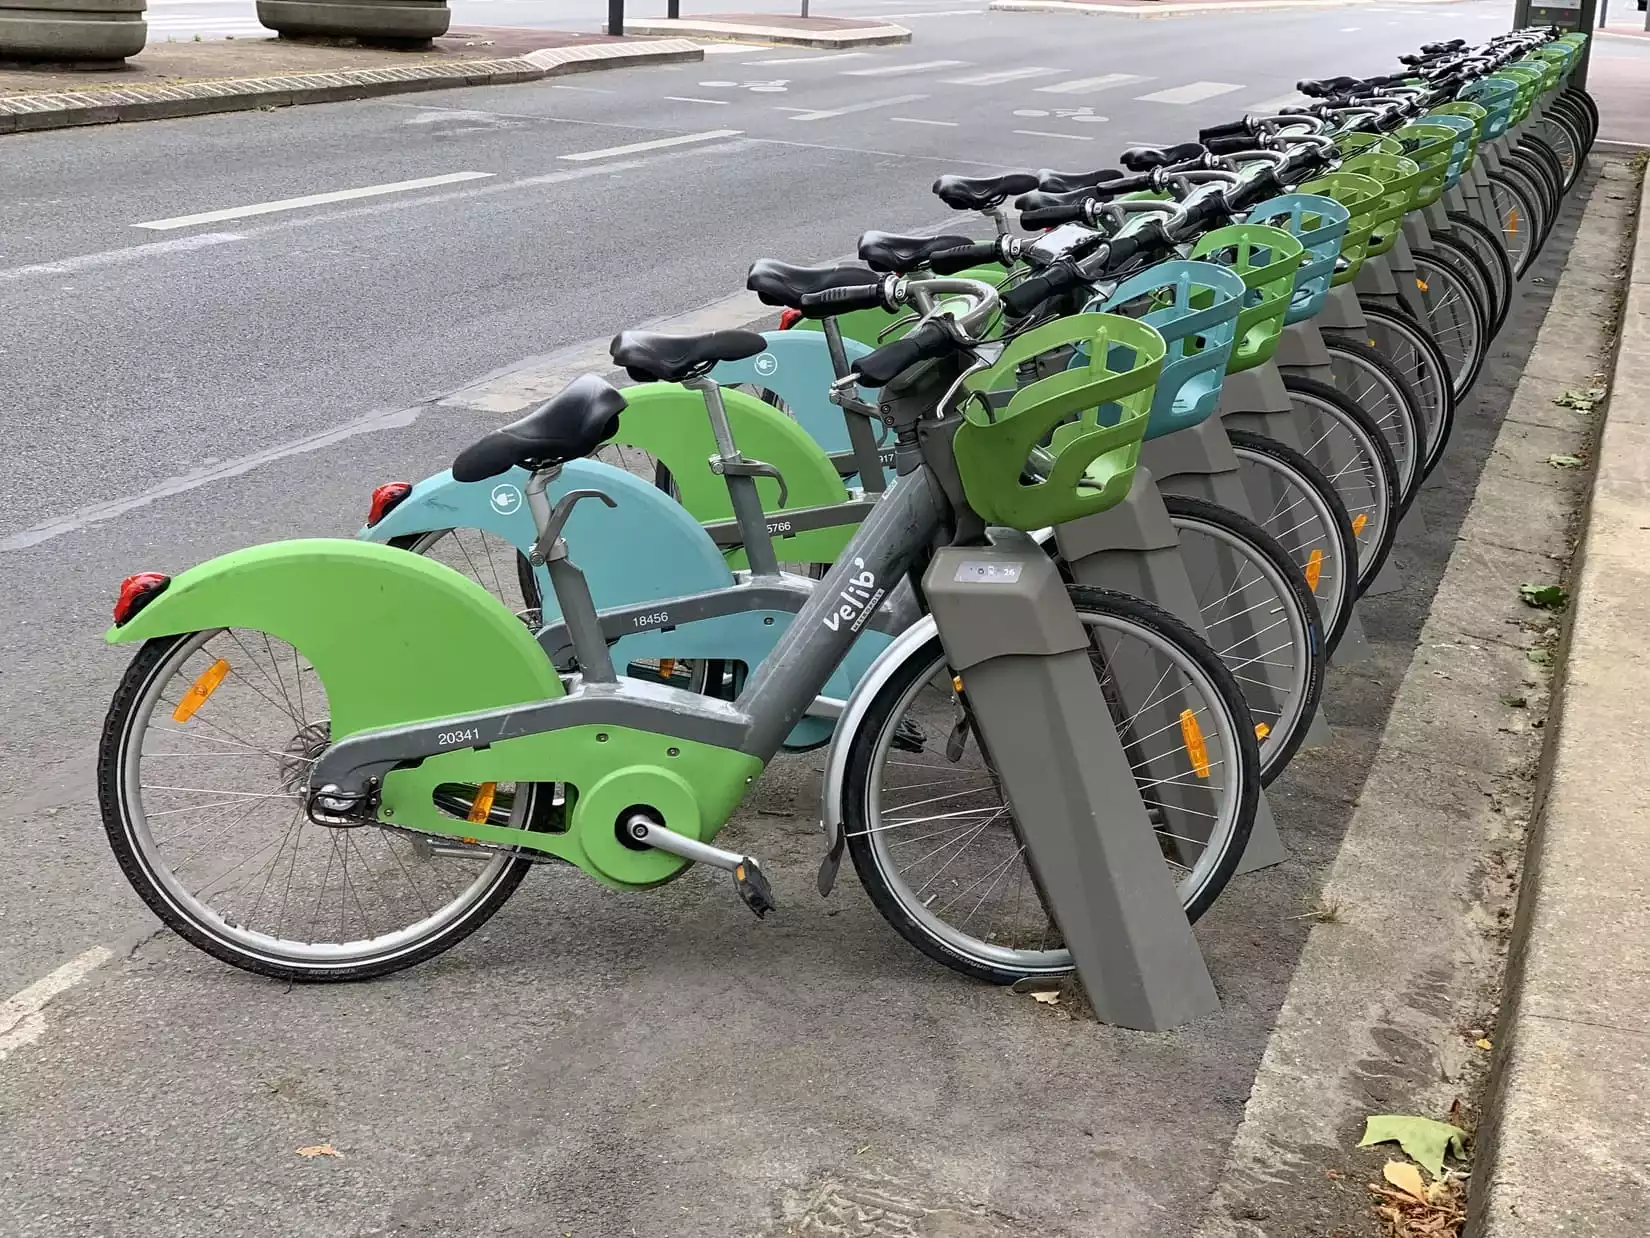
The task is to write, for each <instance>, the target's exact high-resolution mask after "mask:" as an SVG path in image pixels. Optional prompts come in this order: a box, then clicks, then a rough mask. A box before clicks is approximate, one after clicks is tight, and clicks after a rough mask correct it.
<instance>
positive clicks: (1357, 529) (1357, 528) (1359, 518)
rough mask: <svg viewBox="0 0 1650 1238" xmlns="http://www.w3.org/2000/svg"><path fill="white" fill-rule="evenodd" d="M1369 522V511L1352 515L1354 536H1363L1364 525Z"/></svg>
mask: <svg viewBox="0 0 1650 1238" xmlns="http://www.w3.org/2000/svg"><path fill="white" fill-rule="evenodd" d="M1368 523H1369V513H1368V512H1359V513H1358V514H1357V515H1356V516H1354V517H1352V536H1353V537H1362V536H1363V533H1364V526H1365V525H1366V524H1368Z"/></svg>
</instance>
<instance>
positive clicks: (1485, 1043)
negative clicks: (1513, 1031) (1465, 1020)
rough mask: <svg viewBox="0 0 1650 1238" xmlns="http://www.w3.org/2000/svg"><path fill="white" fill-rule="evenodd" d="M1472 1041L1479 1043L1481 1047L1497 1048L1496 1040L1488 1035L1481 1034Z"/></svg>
mask: <svg viewBox="0 0 1650 1238" xmlns="http://www.w3.org/2000/svg"><path fill="white" fill-rule="evenodd" d="M1472 1043H1473V1044H1475V1045H1477V1046H1478V1047H1479V1048H1480V1049H1493V1048H1495V1042H1494V1041H1492V1040H1491V1039H1490V1038H1489V1037H1488V1036H1480V1037H1479V1038H1478V1039H1477V1040H1475V1041H1473V1042H1472Z"/></svg>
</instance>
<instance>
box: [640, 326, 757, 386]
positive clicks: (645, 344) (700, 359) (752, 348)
mask: <svg viewBox="0 0 1650 1238" xmlns="http://www.w3.org/2000/svg"><path fill="white" fill-rule="evenodd" d="M767 346H768V342H767V341H766V340H764V339H763V338H762V337H761V336H760V335H758V334H756V332H754V331H706V332H704V333H703V334H700V335H665V334H664V333H662V332H659V331H621V332H619V334H617V335H615V336H614V337H613V343H612V344H611V345H610V346H609V348H608V351H609V352H610V353H612V354H613V360H614V362H615V363H617V364H618V365H621V366H623V367H624V369H625V373H627V374H629V375H630V377H632V378H634V379H635V380H636V381H637V382H639V383H645V382H660V383H679V382H681V381H682V380H683V379H684V378H690V377H692V376H693V375H694V374H697V373H699V372H701V371H702V370H708V369H709V368H710V367H711V366H713V365H715V364H716V363H717V362H718V361H741V360H743V359H744V358H746V357H754V356H756V354H757V353H759V352H761V351H762V350H763V349H764V348H766V347H767Z"/></svg>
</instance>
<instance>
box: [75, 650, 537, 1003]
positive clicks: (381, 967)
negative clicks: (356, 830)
mask: <svg viewBox="0 0 1650 1238" xmlns="http://www.w3.org/2000/svg"><path fill="white" fill-rule="evenodd" d="M201 635H202V634H201V633H199V632H183V633H180V634H178V635H176V636H163V637H157V638H155V639H153V640H148V641H145V642H144V643H143V644H142V645H141V646H139V648H138V651H137V653H136V655H135V656H134V657H133V659H132V661H131V662H130V663H129V664H128V665H127V667H126V671H125V673H124V674H123V675H122V676H121V679H120V683H119V685H118V686H117V687H116V689H115V695H114V699H113V701H112V702H111V703H110V706H109V711H108V713H107V715H106V716H105V718H104V723H103V731H102V735H101V738H100V741H99V744H98V765H97V787H98V804H99V808H100V810H101V815H102V819H103V828H104V832H105V833H106V834H107V835H108V839H109V846H110V848H111V850H112V851H113V852H114V856H115V862H116V863H117V864H118V865H119V867H120V871H121V874H122V875H123V876H124V877H125V878H126V880H127V882H128V883H129V884H130V885H131V887H132V889H133V890H134V891H136V892H137V894H138V896H139V897H140V898H141V899H143V901H144V902H145V903H146V904H147V905H148V907H149V909H150V910H151V911H153V912H154V913H155V915H156V916H158V917H159V918H160V920H161V921H162V923H164V924H165V925H166V926H167V927H168V928H170V929H171V930H172V931H173V932H175V933H177V934H178V936H179V937H182V938H183V939H184V940H185V941H187V942H188V943H189V944H190V945H192V946H194V947H195V948H196V949H198V950H201V951H203V952H205V953H206V954H209V955H211V956H212V957H213V958H216V959H219V960H220V961H222V962H225V963H228V964H230V965H231V966H233V967H238V968H240V969H241V970H243V971H248V972H252V973H254V974H256V975H260V976H269V977H272V978H274V979H277V980H284V981H287V982H288V983H306V984H325V983H341V982H344V981H351V980H366V979H370V978H372V977H375V976H384V975H388V974H389V973H391V972H396V971H400V970H402V969H404V968H407V967H412V966H414V965H416V964H418V963H422V962H424V961H425V960H427V959H430V958H433V957H434V956H436V955H438V954H441V953H443V952H445V951H447V950H450V949H451V948H452V947H454V946H456V945H457V944H458V943H459V942H461V941H463V940H464V939H465V938H466V937H468V936H469V935H470V934H471V933H473V932H475V931H476V929H478V928H480V927H481V926H482V925H483V924H485V923H486V922H487V921H488V920H489V919H491V918H492V916H493V915H494V914H495V913H496V912H497V911H498V909H499V908H500V907H502V906H503V905H504V904H505V902H506V901H508V899H509V898H510V896H511V895H512V894H514V893H515V891H516V888H517V887H518V886H519V885H520V884H521V881H522V878H524V877H525V876H526V875H527V870H528V869H529V868H530V867H532V864H531V861H529V860H527V859H524V858H522V857H521V856H519V855H516V854H512V855H509V856H508V857H507V858H506V859H505V861H504V862H503V864H502V865H501V866H500V868H499V871H498V874H497V876H496V877H494V878H493V879H492V880H491V883H490V884H489V885H488V886H487V888H486V889H485V890H484V891H483V892H482V893H481V895H480V896H479V897H478V898H476V899H474V900H473V901H472V903H471V905H470V906H469V907H468V909H466V910H465V911H464V912H462V913H461V914H459V915H458V916H457V917H455V918H454V919H453V920H452V921H450V922H449V923H447V924H446V925H445V926H443V927H441V928H439V929H437V930H436V931H434V932H432V933H430V934H429V935H428V937H427V938H426V939H424V940H421V941H420V940H415V941H412V942H409V943H407V944H405V945H404V946H403V947H400V948H396V949H394V950H393V951H392V952H391V953H388V954H387V955H385V956H384V957H380V958H376V959H371V958H369V959H366V960H364V961H360V962H335V963H322V962H320V961H316V962H313V963H308V964H303V965H299V964H296V963H294V962H292V961H290V960H282V959H281V958H279V957H275V956H273V955H272V952H270V951H264V952H258V951H254V950H252V949H250V948H248V947H246V946H242V945H236V944H235V943H234V942H233V940H231V938H232V936H233V934H234V932H235V931H236V930H238V929H243V928H244V926H241V925H234V924H230V923H228V922H227V921H222V920H221V919H220V924H221V925H222V926H223V927H222V928H221V929H220V928H219V927H217V926H214V925H213V924H212V923H211V922H210V921H206V920H202V919H201V918H200V917H199V916H197V915H195V914H192V913H190V912H189V911H188V910H187V909H186V908H185V907H184V906H183V905H182V904H183V902H184V901H185V900H184V899H183V898H182V897H180V896H179V894H178V892H177V891H175V890H172V889H169V888H168V883H167V881H166V880H165V879H164V878H163V877H162V876H161V875H160V874H159V873H158V872H157V871H156V868H157V865H159V864H161V863H163V862H162V861H159V860H158V858H157V857H154V856H151V855H149V854H147V849H146V848H145V847H144V846H143V845H142V844H141V842H140V841H139V839H138V838H137V837H136V836H135V833H136V822H135V820H134V818H133V815H132V811H131V805H130V804H129V803H128V801H127V793H128V779H127V761H128V759H129V756H130V742H131V739H132V734H131V731H132V727H133V726H134V724H135V723H136V722H137V721H138V718H137V714H138V711H139V709H140V707H141V706H142V705H143V704H144V702H145V701H146V700H148V699H150V697H151V692H152V691H154V692H159V691H160V688H159V687H157V686H156V684H155V682H154V681H155V678H156V677H157V676H158V675H159V674H160V673H161V672H162V671H164V670H166V669H167V665H168V661H169V660H170V659H171V658H172V657H173V655H174V654H176V653H177V652H178V651H179V649H180V647H181V646H183V645H186V644H187V643H188V642H190V641H192V640H195V639H196V638H197V637H199V636H201ZM179 665H180V666H181V663H180V664H179ZM139 743H140V745H141V740H140V741H139ZM525 785H526V787H527V788H528V793H529V794H530V795H531V796H532V799H531V800H530V801H529V804H528V806H527V808H526V810H525V814H524V816H525V819H526V828H528V829H530V830H535V831H542V830H544V829H545V828H547V827H548V825H549V824H550V823H551V821H550V819H551V816H552V814H551V811H550V802H551V796H550V795H549V794H544V793H542V791H543V789H544V784H533V783H530V784H525ZM315 828H317V829H321V828H324V827H321V826H316V827H315ZM295 848H296V844H295ZM294 861H296V850H295V851H294ZM323 889H324V886H323ZM278 927H279V925H277V928H278Z"/></svg>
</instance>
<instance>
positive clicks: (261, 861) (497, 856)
mask: <svg viewBox="0 0 1650 1238" xmlns="http://www.w3.org/2000/svg"><path fill="white" fill-rule="evenodd" d="M329 735H330V711H329V709H328V705H327V696H326V690H325V687H324V686H323V685H322V683H321V681H320V678H319V676H317V675H316V674H315V671H314V669H313V668H312V667H311V666H310V665H309V663H308V661H307V659H305V658H304V657H303V655H302V654H301V653H300V652H299V651H298V650H296V649H294V648H293V647H292V646H291V645H288V644H286V643H285V642H283V641H281V640H279V639H278V638H276V637H274V636H271V635H267V634H265V633H262V632H250V631H236V630H232V629H231V630H225V629H219V630H216V631H204V632H193V633H185V634H183V635H180V636H170V637H163V638H159V639H156V640H151V641H148V642H146V643H145V644H144V645H143V646H142V647H141V648H140V649H139V650H138V653H137V656H136V657H135V658H133V660H132V663H131V665H130V666H129V667H128V668H127V670H126V674H125V675H124V676H123V677H122V678H121V681H120V686H119V688H118V689H117V690H116V692H115V697H114V702H113V703H112V705H111V706H110V708H109V713H108V717H107V719H106V721H105V723H104V728H103V737H102V741H101V744H100V746H99V753H98V799H99V802H100V805H101V808H102V815H103V826H104V830H105V832H106V833H107V834H108V837H109V845H110V847H111V848H112V849H113V851H114V854H115V859H116V862H117V863H119V865H120V869H121V872H122V873H123V874H125V876H126V879H127V880H128V881H129V882H130V883H131V884H132V888H133V889H134V890H136V891H137V892H138V894H139V895H140V896H141V897H142V899H143V901H144V902H146V903H147V904H148V905H149V907H150V909H151V910H153V911H154V913H155V914H156V915H157V916H159V917H160V918H161V920H162V921H163V922H164V923H165V924H166V925H167V927H169V928H171V929H172V930H173V931H174V932H176V933H177V934H178V935H179V936H180V937H182V938H184V939H185V940H186V941H188V942H189V943H190V944H191V945H194V946H196V947H198V948H199V949H201V950H204V951H205V952H206V953H208V954H210V955H212V956H214V957H215V958H218V959H221V960H223V961H224V962H226V963H231V964H233V965H234V966H236V967H239V968H242V969H244V970H246V971H250V972H256V973H257V974H259V975H263V976H273V977H275V978H277V979H280V980H287V981H342V980H361V979H366V978H368V977H371V976H382V975H385V974H387V973H389V972H393V971H399V970H400V969H402V968H404V967H410V966H412V965H413V964H415V963H418V962H422V961H423V960H425V959H428V958H430V957H432V956H433V955H436V954H440V953H441V952H442V951H444V950H448V949H450V948H451V947H453V946H454V945H457V944H458V943H459V942H460V941H462V940H463V939H464V938H465V937H467V936H468V935H469V934H471V933H473V932H474V931H475V930H476V929H478V928H480V927H481V925H483V924H485V923H486V922H487V920H488V918H489V917H491V916H492V915H493V913H494V912H496V911H497V910H498V909H499V908H500V907H502V906H503V905H504V902H505V900H506V899H508V898H509V897H510V895H511V894H513V893H514V892H515V889H516V887H517V886H518V885H520V884H521V879H522V878H523V877H524V876H525V875H526V873H527V869H528V866H529V861H528V860H527V859H525V858H523V857H522V856H521V854H520V853H519V852H516V851H510V850H503V849H496V848H484V847H480V846H469V845H466V844H464V843H461V842H458V841H457V840H451V839H445V838H442V839H428V838H426V837H424V836H422V835H412V834H409V833H407V832H406V831H401V830H395V829H392V828H390V827H387V826H379V825H361V826H352V827H344V826H340V827H330V826H322V825H317V824H315V823H314V822H312V821H311V820H310V819H309V818H308V815H307V814H306V812H305V811H304V796H305V792H306V780H307V778H308V773H309V769H310V767H311V766H312V765H313V764H314V762H315V761H316V760H317V759H318V758H319V757H320V755H321V754H322V753H323V752H324V751H325V750H326V747H327V744H328V742H329ZM548 791H549V788H548V787H545V786H542V785H540V784H531V783H524V784H507V783H500V784H493V785H492V786H490V787H489V788H488V789H487V792H486V795H487V804H486V807H485V808H484V809H483V811H484V812H485V814H486V817H485V819H486V820H487V821H488V822H489V823H490V824H495V825H505V826H514V827H516V828H525V829H533V830H539V829H546V828H550V822H551V818H552V816H553V814H552V811H551V807H550V795H549V794H548ZM481 794H482V793H481V791H480V790H479V789H478V788H477V787H474V786H462V785H457V784H455V785H453V786H451V787H443V788H440V789H439V791H438V794H437V797H436V804H437V806H438V807H440V808H441V810H442V811H443V812H445V813H448V814H449V815H451V816H452V817H453V818H454V819H455V820H457V821H463V820H465V819H466V817H467V815H468V814H469V813H470V812H472V811H474V809H475V805H476V803H477V801H478V799H479V798H480V797H481Z"/></svg>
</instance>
